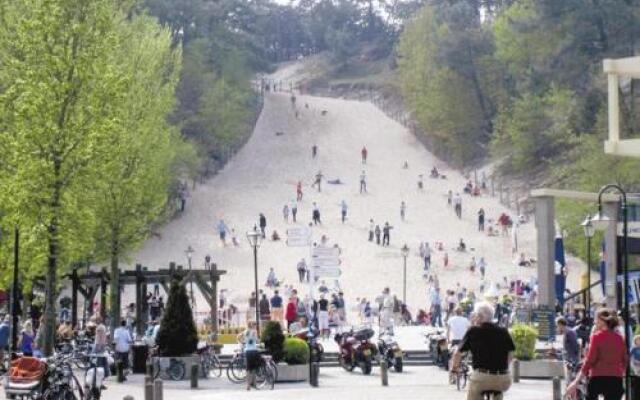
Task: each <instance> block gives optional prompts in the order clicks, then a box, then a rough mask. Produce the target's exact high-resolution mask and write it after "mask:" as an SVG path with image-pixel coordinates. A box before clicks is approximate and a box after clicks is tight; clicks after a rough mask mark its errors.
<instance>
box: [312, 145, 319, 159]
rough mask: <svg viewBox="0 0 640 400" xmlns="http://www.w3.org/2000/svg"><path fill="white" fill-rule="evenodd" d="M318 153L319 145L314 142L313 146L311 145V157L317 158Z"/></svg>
mask: <svg viewBox="0 0 640 400" xmlns="http://www.w3.org/2000/svg"><path fill="white" fill-rule="evenodd" d="M317 155H318V145H317V144H314V145H313V146H311V158H316V156H317Z"/></svg>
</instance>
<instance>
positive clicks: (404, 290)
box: [400, 243, 409, 305]
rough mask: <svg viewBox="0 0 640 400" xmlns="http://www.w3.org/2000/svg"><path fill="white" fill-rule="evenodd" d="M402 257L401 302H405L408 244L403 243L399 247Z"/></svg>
mask: <svg viewBox="0 0 640 400" xmlns="http://www.w3.org/2000/svg"><path fill="white" fill-rule="evenodd" d="M400 251H401V252H402V258H403V259H404V268H403V273H402V302H403V303H404V304H405V305H406V304H407V257H409V246H407V244H406V243H405V244H404V246H402V248H401V249H400Z"/></svg>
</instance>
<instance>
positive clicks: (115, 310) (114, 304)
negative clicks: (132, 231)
mask: <svg viewBox="0 0 640 400" xmlns="http://www.w3.org/2000/svg"><path fill="white" fill-rule="evenodd" d="M119 252H120V251H119V248H118V242H117V241H116V242H115V243H114V244H113V248H112V252H111V273H110V275H111V281H110V282H109V291H110V292H111V297H110V299H109V307H110V308H111V312H110V315H111V332H112V333H113V331H115V329H116V328H117V327H118V326H119V325H120V269H119V268H118V267H119Z"/></svg>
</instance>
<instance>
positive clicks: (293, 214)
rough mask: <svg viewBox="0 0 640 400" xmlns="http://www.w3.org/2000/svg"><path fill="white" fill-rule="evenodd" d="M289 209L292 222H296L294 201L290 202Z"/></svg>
mask: <svg viewBox="0 0 640 400" xmlns="http://www.w3.org/2000/svg"><path fill="white" fill-rule="evenodd" d="M289 209H290V210H291V218H292V219H293V222H294V223H295V222H297V221H296V216H297V215H298V202H297V201H295V200H291V206H290V207H289Z"/></svg>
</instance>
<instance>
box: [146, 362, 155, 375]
mask: <svg viewBox="0 0 640 400" xmlns="http://www.w3.org/2000/svg"><path fill="white" fill-rule="evenodd" d="M146 370H147V376H153V364H152V363H150V362H148V361H147V365H146Z"/></svg>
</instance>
